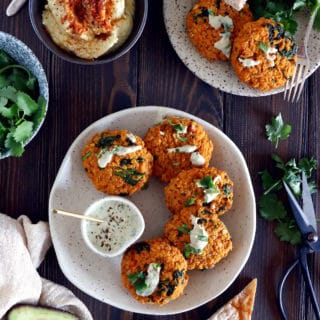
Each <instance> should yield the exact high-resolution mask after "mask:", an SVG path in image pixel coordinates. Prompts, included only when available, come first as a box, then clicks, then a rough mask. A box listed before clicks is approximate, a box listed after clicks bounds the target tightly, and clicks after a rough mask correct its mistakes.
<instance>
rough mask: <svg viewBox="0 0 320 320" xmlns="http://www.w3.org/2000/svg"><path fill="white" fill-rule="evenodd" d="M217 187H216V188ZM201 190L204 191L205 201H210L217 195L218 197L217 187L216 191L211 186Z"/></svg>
mask: <svg viewBox="0 0 320 320" xmlns="http://www.w3.org/2000/svg"><path fill="white" fill-rule="evenodd" d="M217 189H218V188H217ZM203 192H204V202H205V203H210V202H212V201H213V200H215V199H216V198H217V197H218V195H219V193H220V192H219V189H218V191H217V190H215V189H212V188H210V189H204V190H203Z"/></svg>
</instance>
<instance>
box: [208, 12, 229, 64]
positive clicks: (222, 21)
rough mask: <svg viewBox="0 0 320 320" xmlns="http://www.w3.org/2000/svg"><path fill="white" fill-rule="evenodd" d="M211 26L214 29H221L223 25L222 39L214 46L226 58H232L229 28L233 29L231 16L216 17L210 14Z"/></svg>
mask: <svg viewBox="0 0 320 320" xmlns="http://www.w3.org/2000/svg"><path fill="white" fill-rule="evenodd" d="M209 24H210V26H211V27H213V28H214V29H216V30H217V29H219V28H220V27H221V25H223V28H224V32H223V33H220V36H221V39H220V40H219V41H217V42H216V43H215V44H214V47H215V48H216V49H218V50H220V51H221V52H222V53H223V54H224V55H225V56H226V57H228V58H229V57H230V51H231V41H230V36H231V33H230V32H229V28H232V27H233V21H232V19H231V18H230V17H229V16H220V15H218V16H215V15H212V14H209Z"/></svg>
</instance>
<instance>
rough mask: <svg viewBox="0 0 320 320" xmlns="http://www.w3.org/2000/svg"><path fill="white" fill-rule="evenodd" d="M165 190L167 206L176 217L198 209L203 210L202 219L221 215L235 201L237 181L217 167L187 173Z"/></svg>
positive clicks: (185, 171)
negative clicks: (234, 185)
mask: <svg viewBox="0 0 320 320" xmlns="http://www.w3.org/2000/svg"><path fill="white" fill-rule="evenodd" d="M164 191H165V200H166V204H167V207H168V209H169V210H170V211H171V212H172V213H173V214H179V213H180V212H181V210H182V209H184V208H186V207H196V208H201V209H203V210H202V211H203V213H201V215H202V216H207V217H213V216H214V215H215V214H217V215H219V216H220V215H222V214H224V213H225V212H226V211H228V210H229V209H230V208H231V206H232V202H233V182H232V181H231V180H230V178H229V177H228V175H227V173H226V172H225V171H222V170H218V169H216V168H214V167H211V168H193V169H190V170H183V171H181V172H180V173H179V174H178V175H177V176H176V177H175V178H173V179H171V181H170V183H169V184H168V185H167V186H166V187H165V188H164Z"/></svg>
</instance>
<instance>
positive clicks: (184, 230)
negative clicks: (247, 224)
mask: <svg viewBox="0 0 320 320" xmlns="http://www.w3.org/2000/svg"><path fill="white" fill-rule="evenodd" d="M191 216H194V217H196V216H197V208H195V207H190V208H184V209H183V210H182V211H181V212H180V213H179V214H176V215H173V216H172V217H171V218H170V219H169V220H168V222H167V224H166V225H165V228H164V235H165V237H167V238H168V239H169V240H170V241H171V242H172V243H173V244H174V245H175V246H176V247H177V248H179V250H180V251H181V252H182V253H183V254H184V256H185V258H186V259H187V262H188V269H189V270H192V269H210V268H213V267H214V266H215V265H216V264H217V263H218V262H219V261H220V260H221V259H222V258H224V257H226V256H227V255H228V253H229V252H230V251H231V249H232V242H231V236H230V233H229V231H228V230H227V228H226V226H225V225H224V223H223V222H222V221H221V220H220V219H218V218H215V219H204V218H199V220H198V221H197V223H198V224H200V225H201V226H202V227H203V228H204V229H205V230H206V232H207V233H208V236H207V245H206V246H205V248H204V249H203V251H202V252H201V253H196V251H195V248H193V247H192V245H191V243H190V231H191V230H192V229H193V227H194V225H193V223H192V220H191ZM202 237H203V236H202Z"/></svg>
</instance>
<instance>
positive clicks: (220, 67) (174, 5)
mask: <svg viewBox="0 0 320 320" xmlns="http://www.w3.org/2000/svg"><path fill="white" fill-rule="evenodd" d="M195 2H196V1H194V0H175V1H172V0H164V1H163V15H164V22H165V26H166V29H167V33H168V35H169V39H170V41H171V44H172V46H173V48H174V49H175V51H176V53H177V54H178V56H179V57H180V59H181V60H182V62H183V63H184V64H185V65H186V66H187V68H188V69H189V70H190V71H191V72H193V73H194V74H195V75H196V76H197V77H198V78H200V79H201V80H203V81H205V82H206V83H208V84H209V85H211V86H212V87H215V88H218V89H220V90H223V91H225V92H228V93H232V94H236V95H240V96H247V97H258V96H266V95H271V94H275V93H279V92H282V91H283V90H284V88H283V87H281V88H278V89H276V90H273V91H268V92H261V91H258V90H256V89H252V88H250V87H248V86H247V85H246V84H245V83H242V82H240V81H239V80H238V77H237V76H236V74H235V72H234V70H233V68H232V66H231V64H230V63H229V62H223V61H216V62H210V61H208V60H206V59H205V58H203V57H202V56H201V55H200V54H199V53H198V51H197V50H196V49H195V47H194V46H193V45H192V43H191V41H190V40H189V38H188V35H187V32H186V16H187V14H188V12H189V10H190V9H191V8H192V6H193V4H194V3H195ZM308 18H309V15H308V14H304V13H303V12H301V13H300V14H299V15H298V16H297V21H298V22H299V29H298V32H297V34H296V36H295V39H296V42H297V43H298V44H300V43H302V40H301V39H302V38H303V33H304V31H305V29H306V25H307V23H308ZM319 48H320V32H317V31H314V30H313V31H312V32H311V35H310V41H309V46H308V53H309V57H310V68H309V70H308V76H310V75H311V74H312V73H313V72H314V71H315V70H316V69H317V68H318V67H319V65H320V50H319Z"/></svg>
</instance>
